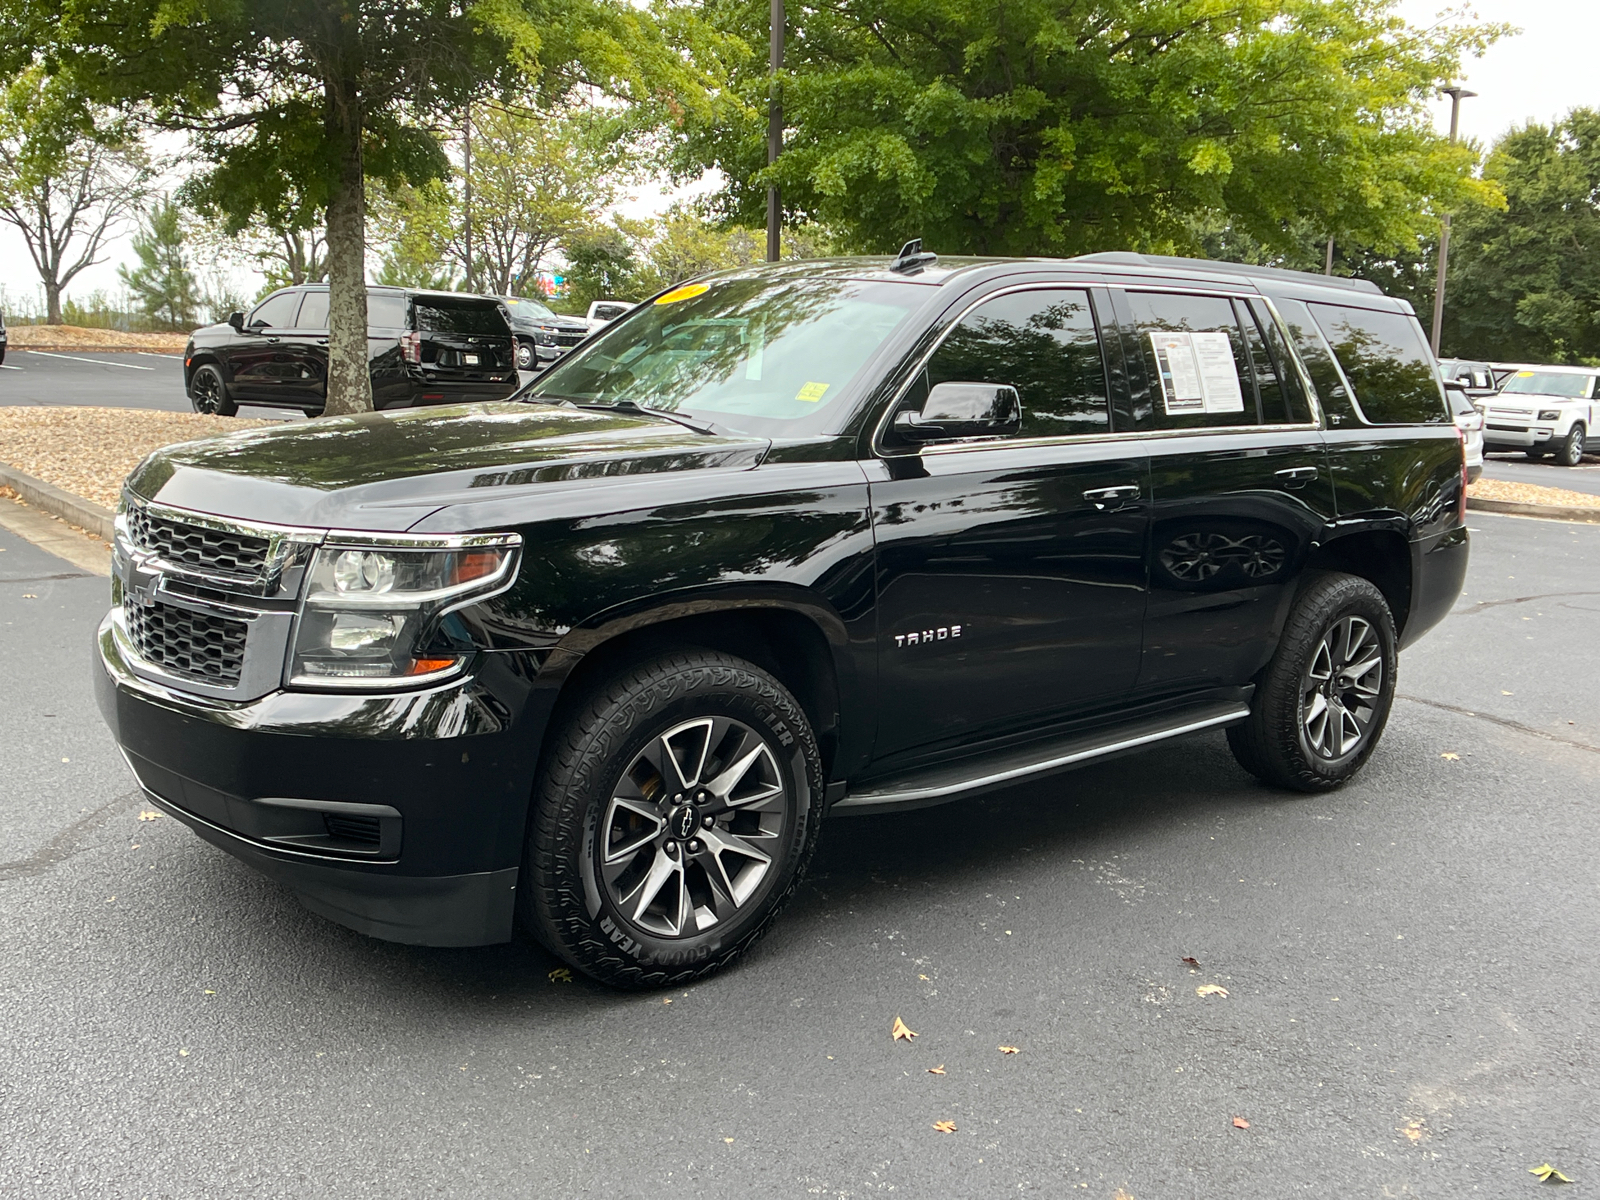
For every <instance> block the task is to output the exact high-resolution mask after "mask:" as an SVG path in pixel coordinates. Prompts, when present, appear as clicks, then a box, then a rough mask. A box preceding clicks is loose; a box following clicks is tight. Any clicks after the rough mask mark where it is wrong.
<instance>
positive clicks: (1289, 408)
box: [1238, 300, 1311, 425]
mask: <svg viewBox="0 0 1600 1200" xmlns="http://www.w3.org/2000/svg"><path fill="white" fill-rule="evenodd" d="M1238 307H1239V308H1240V309H1241V310H1243V311H1241V313H1240V324H1242V325H1243V326H1244V331H1245V336H1246V337H1247V338H1248V339H1249V341H1250V358H1251V363H1252V365H1253V366H1254V367H1255V371H1256V391H1257V393H1258V394H1259V395H1260V396H1261V419H1262V420H1263V421H1264V422H1266V423H1267V424H1268V425H1285V424H1291V425H1300V424H1304V423H1305V422H1307V421H1309V420H1311V405H1310V402H1309V401H1307V399H1306V395H1305V388H1304V386H1303V384H1302V382H1301V379H1300V373H1299V372H1298V371H1296V370H1295V369H1294V364H1293V362H1292V361H1291V359H1290V357H1289V350H1288V347H1287V346H1285V345H1284V344H1283V333H1282V332H1281V331H1280V330H1279V329H1278V324H1277V322H1276V321H1274V320H1273V319H1272V313H1271V311H1270V310H1269V309H1268V308H1267V306H1266V305H1265V304H1263V303H1261V302H1260V301H1257V300H1251V301H1249V302H1248V303H1246V302H1244V301H1239V302H1238Z"/></svg>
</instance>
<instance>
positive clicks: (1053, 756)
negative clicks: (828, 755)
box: [830, 700, 1250, 816]
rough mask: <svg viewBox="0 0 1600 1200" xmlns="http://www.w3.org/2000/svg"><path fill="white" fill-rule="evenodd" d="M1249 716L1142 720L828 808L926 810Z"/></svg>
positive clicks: (1194, 710) (888, 786)
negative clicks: (935, 805) (932, 806)
mask: <svg viewBox="0 0 1600 1200" xmlns="http://www.w3.org/2000/svg"><path fill="white" fill-rule="evenodd" d="M1249 715H1250V706H1249V705H1247V704H1241V703H1239V702H1238V701H1236V700H1229V701H1223V702H1212V703H1210V704H1201V705H1195V706H1193V707H1190V708H1185V709H1181V710H1179V711H1178V712H1173V713H1166V714H1164V715H1163V716H1160V717H1150V718H1146V719H1145V720H1143V721H1137V722H1133V723H1131V724H1127V725H1119V726H1117V727H1115V728H1112V729H1096V730H1093V731H1091V732H1089V733H1078V734H1072V735H1070V736H1068V737H1063V738H1055V739H1053V740H1051V741H1047V742H1036V743H1034V744H1033V745H1030V746H1021V747H1013V748H1012V749H1010V750H1006V751H1004V752H1002V753H999V754H994V755H989V756H985V757H983V758H977V759H967V760H965V761H962V762H958V763H953V764H951V765H948V766H941V767H927V768H923V769H921V770H918V771H910V772H907V773H906V774H904V775H900V776H896V777H893V778H889V779H875V780H871V781H869V782H867V783H865V784H864V785H863V789H864V790H862V791H859V792H857V791H852V792H849V793H847V794H846V796H845V798H844V799H843V800H840V801H839V802H838V803H836V804H835V805H834V806H833V808H832V809H831V810H830V811H832V812H837V813H839V814H840V815H847V814H853V815H857V816H865V815H868V814H870V813H879V812H890V811H899V810H903V809H908V808H925V807H927V806H929V805H932V804H943V803H944V802H946V801H948V800H955V799H958V798H960V797H962V796H967V795H971V794H972V793H974V792H980V791H986V790H988V789H990V788H997V787H1004V786H1006V785H1007V784H1012V783H1018V782H1021V781H1022V780H1024V779H1031V778H1034V777H1036V776H1040V775H1048V774H1050V773H1052V772H1054V771H1064V770H1067V769H1068V768H1070V767H1075V766H1078V765H1079V764H1081V763H1086V762H1091V761H1093V760H1095V759H1101V758H1107V757H1109V756H1111V755H1114V754H1122V753H1125V752H1126V751H1129V750H1137V749H1138V748H1139V747H1140V746H1148V745H1150V744H1151V743H1152V742H1163V741H1166V740H1167V739H1168V738H1175V737H1182V736H1183V735H1184V734H1186V733H1198V732H1199V731H1200V730H1202V729H1213V728H1215V727H1216V726H1219V725H1232V724H1233V723H1234V722H1235V721H1240V720H1243V719H1244V718H1245V717H1247V716H1249Z"/></svg>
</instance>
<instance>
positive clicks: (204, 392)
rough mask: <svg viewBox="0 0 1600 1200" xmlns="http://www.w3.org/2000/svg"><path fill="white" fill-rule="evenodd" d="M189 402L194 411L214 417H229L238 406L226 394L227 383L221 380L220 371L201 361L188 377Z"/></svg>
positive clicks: (235, 412)
mask: <svg viewBox="0 0 1600 1200" xmlns="http://www.w3.org/2000/svg"><path fill="white" fill-rule="evenodd" d="M189 403H190V405H192V406H193V408H194V410H195V412H197V413H206V414H208V415H210V416H214V417H231V416H234V415H235V414H237V413H238V411H239V406H238V404H237V403H235V402H234V401H233V400H232V399H231V398H230V397H229V395H228V385H227V384H226V383H224V382H223V381H222V372H221V371H219V370H217V368H216V367H215V366H213V365H212V364H211V363H203V364H202V365H200V366H198V367H196V368H195V369H194V374H193V375H191V376H190V377H189Z"/></svg>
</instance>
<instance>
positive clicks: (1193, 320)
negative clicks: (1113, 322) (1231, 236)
mask: <svg viewBox="0 0 1600 1200" xmlns="http://www.w3.org/2000/svg"><path fill="white" fill-rule="evenodd" d="M1128 309H1129V311H1130V313H1131V315H1132V318H1133V325H1134V329H1135V330H1136V331H1137V335H1138V342H1139V349H1140V351H1141V357H1142V358H1143V359H1144V369H1145V375H1146V378H1148V379H1149V381H1150V391H1151V393H1152V395H1153V396H1154V398H1155V422H1156V425H1157V426H1158V427H1159V428H1163V429H1197V428H1206V427H1208V426H1225V425H1254V424H1257V423H1258V419H1259V418H1258V414H1257V408H1256V396H1255V386H1254V383H1253V381H1252V380H1251V376H1250V366H1249V360H1248V359H1247V358H1246V357H1245V354H1246V351H1245V342H1244V335H1243V333H1242V332H1241V331H1240V329H1239V321H1238V318H1237V317H1236V315H1235V314H1234V311H1233V301H1231V300H1228V299H1227V298H1225V297H1222V296H1188V295H1182V294H1179V293H1169V292H1129V293H1128Z"/></svg>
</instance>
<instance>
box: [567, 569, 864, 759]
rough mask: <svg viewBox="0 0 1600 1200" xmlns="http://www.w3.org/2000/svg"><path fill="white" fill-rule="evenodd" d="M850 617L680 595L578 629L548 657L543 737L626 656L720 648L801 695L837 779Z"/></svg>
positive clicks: (770, 600) (756, 601) (774, 600)
mask: <svg viewBox="0 0 1600 1200" xmlns="http://www.w3.org/2000/svg"><path fill="white" fill-rule="evenodd" d="M848 644H849V642H848V636H847V634H846V631H845V627H844V622H843V621H842V620H840V618H839V617H838V615H837V614H836V613H834V612H833V610H832V609H831V608H829V607H828V606H827V605H825V604H822V603H820V602H817V601H815V600H814V599H813V600H810V601H809V602H806V601H804V600H802V599H800V598H799V597H785V598H778V597H775V596H749V597H740V596H721V597H718V598H716V599H703V600H691V601H681V602H677V603H673V604H670V605H663V606H661V607H658V608H654V609H650V610H646V611H642V612H635V613H630V614H627V615H626V616H620V617H617V618H615V619H613V620H610V621H607V622H605V623H603V624H599V625H596V626H595V627H592V628H586V629H580V630H573V631H572V632H571V633H570V634H568V635H567V636H566V637H565V638H563V639H562V642H561V644H560V645H559V646H558V647H557V648H556V651H555V653H553V654H552V655H551V657H550V659H549V660H548V661H547V664H546V667H545V671H544V672H543V673H544V674H546V675H547V676H549V677H551V682H557V683H558V684H559V691H558V692H557V695H556V698H555V701H554V704H553V706H552V709H551V713H550V720H549V723H548V725H547V726H546V733H545V741H546V742H547V743H548V741H549V738H550V735H551V733H552V732H553V731H555V730H556V729H558V728H559V727H560V725H561V723H562V721H563V720H564V719H565V718H566V716H567V714H569V713H570V712H572V711H573V709H574V708H576V707H577V706H578V705H580V704H581V703H582V702H583V701H584V699H585V698H586V697H587V696H588V695H589V694H590V693H591V692H592V690H593V689H594V688H595V687H597V686H599V685H600V684H601V683H602V682H603V681H604V680H606V679H607V678H609V677H610V676H612V675H614V674H615V673H617V672H618V671H620V670H622V669H623V668H624V667H625V666H627V665H628V664H631V663H634V662H639V661H642V660H644V659H646V658H649V657H652V656H654V655H656V654H660V653H665V652H666V651H669V650H673V649H682V648H685V647H694V648H698V649H703V650H720V651H722V652H724V653H727V654H732V655H734V656H736V657H738V658H743V659H745V660H747V661H749V662H751V663H753V664H754V665H756V666H758V667H760V668H761V669H762V670H764V671H767V672H768V673H769V674H771V675H772V676H773V677H774V678H776V679H777V680H778V681H779V682H780V683H782V684H783V685H784V686H785V687H786V688H788V689H789V691H790V692H791V693H792V694H793V695H794V698H795V699H796V700H797V701H799V703H800V707H801V709H802V710H804V712H805V714H806V717H807V719H808V720H809V721H810V722H811V727H812V731H813V732H814V733H815V734H816V737H817V743H818V747H819V749H820V750H821V753H822V764H823V770H824V772H825V778H829V779H831V778H832V777H833V776H832V771H833V766H834V763H835V761H836V760H837V758H838V755H839V748H840V747H839V741H840V736H841V731H842V730H843V729H844V728H845V727H846V722H845V718H844V715H843V714H844V706H845V704H846V703H847V701H848V698H849V696H850V694H851V693H852V690H853V689H854V686H855V681H854V678H853V675H854V672H853V670H852V668H851V666H850V662H849V658H848Z"/></svg>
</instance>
